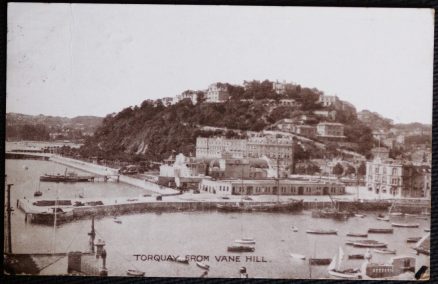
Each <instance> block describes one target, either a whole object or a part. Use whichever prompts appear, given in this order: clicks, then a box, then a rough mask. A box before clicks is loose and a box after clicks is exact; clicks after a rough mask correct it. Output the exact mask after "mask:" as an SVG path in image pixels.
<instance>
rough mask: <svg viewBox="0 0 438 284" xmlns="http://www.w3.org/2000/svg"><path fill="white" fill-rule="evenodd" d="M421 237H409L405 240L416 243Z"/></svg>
mask: <svg viewBox="0 0 438 284" xmlns="http://www.w3.org/2000/svg"><path fill="white" fill-rule="evenodd" d="M421 238H422V237H410V238H408V239H407V240H406V242H407V243H417V242H418V241H419V240H421Z"/></svg>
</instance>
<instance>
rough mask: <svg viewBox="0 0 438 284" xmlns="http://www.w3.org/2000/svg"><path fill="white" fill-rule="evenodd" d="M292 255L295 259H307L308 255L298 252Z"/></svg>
mask: <svg viewBox="0 0 438 284" xmlns="http://www.w3.org/2000/svg"><path fill="white" fill-rule="evenodd" d="M290 256H291V257H292V258H295V259H301V260H305V259H306V256H305V255H302V254H298V253H290Z"/></svg>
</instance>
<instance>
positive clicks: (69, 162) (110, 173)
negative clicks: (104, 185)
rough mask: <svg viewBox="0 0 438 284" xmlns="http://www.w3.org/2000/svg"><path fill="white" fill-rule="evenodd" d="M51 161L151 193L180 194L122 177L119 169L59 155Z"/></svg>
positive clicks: (150, 183) (162, 187) (169, 189)
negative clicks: (116, 180) (117, 180)
mask: <svg viewBox="0 0 438 284" xmlns="http://www.w3.org/2000/svg"><path fill="white" fill-rule="evenodd" d="M50 161H53V162H55V163H58V164H62V165H65V166H68V167H72V168H76V169H79V170H82V171H86V172H89V173H92V174H95V175H98V176H103V177H105V176H106V177H108V178H113V179H117V177H118V179H119V181H120V182H124V183H127V184H130V185H133V186H136V187H139V188H142V189H146V190H149V191H153V192H155V193H158V194H177V193H179V191H178V190H175V189H172V188H169V187H165V186H160V185H158V184H155V183H152V182H149V181H146V180H141V179H137V178H133V177H129V176H125V175H120V174H119V173H118V171H117V169H113V168H109V167H105V166H101V165H96V164H92V163H88V162H84V161H80V160H75V159H71V158H66V157H62V156H58V155H52V156H51V157H50Z"/></svg>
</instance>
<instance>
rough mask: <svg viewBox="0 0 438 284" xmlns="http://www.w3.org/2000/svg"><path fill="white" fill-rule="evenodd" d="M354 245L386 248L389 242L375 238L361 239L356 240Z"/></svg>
mask: <svg viewBox="0 0 438 284" xmlns="http://www.w3.org/2000/svg"><path fill="white" fill-rule="evenodd" d="M353 246H354V247H360V248H386V246H387V244H386V243H383V242H379V241H375V240H361V241H356V242H354V243H353Z"/></svg>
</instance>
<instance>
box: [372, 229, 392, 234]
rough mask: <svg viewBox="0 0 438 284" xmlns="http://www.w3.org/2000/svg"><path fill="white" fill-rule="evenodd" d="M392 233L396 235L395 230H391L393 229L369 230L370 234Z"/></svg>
mask: <svg viewBox="0 0 438 284" xmlns="http://www.w3.org/2000/svg"><path fill="white" fill-rule="evenodd" d="M392 233H394V229H391V228H388V229H386V228H383V229H380V228H370V229H368V234H392Z"/></svg>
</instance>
